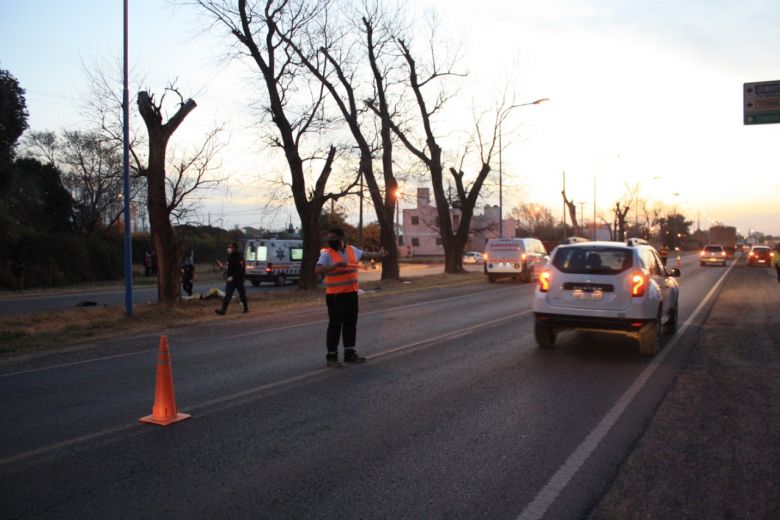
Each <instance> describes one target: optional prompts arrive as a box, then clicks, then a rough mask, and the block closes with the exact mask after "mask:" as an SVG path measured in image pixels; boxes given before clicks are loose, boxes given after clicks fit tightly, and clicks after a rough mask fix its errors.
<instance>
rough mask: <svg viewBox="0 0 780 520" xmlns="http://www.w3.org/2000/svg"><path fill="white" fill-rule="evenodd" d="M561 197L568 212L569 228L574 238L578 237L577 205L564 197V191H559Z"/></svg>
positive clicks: (579, 231)
mask: <svg viewBox="0 0 780 520" xmlns="http://www.w3.org/2000/svg"><path fill="white" fill-rule="evenodd" d="M561 197H563V203H564V204H566V208H567V209H568V210H569V218H571V227H572V229H573V231H574V235H575V236H580V233H581V230H580V225H579V223H578V221H577V205H576V203H575V202H574V201H573V200H569V199H568V198H567V197H566V190H562V191H561Z"/></svg>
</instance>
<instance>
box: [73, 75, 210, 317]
mask: <svg viewBox="0 0 780 520" xmlns="http://www.w3.org/2000/svg"><path fill="white" fill-rule="evenodd" d="M85 69H86V70H85V73H86V75H87V77H88V80H89V86H90V93H89V95H88V96H86V102H85V106H84V107H82V111H83V113H84V116H85V117H86V119H87V120H88V121H89V122H90V124H91V125H92V126H93V128H95V132H97V133H99V134H100V135H101V136H102V138H103V139H104V140H106V141H110V142H112V143H115V144H121V143H123V139H124V137H123V132H122V124H123V118H122V98H121V92H122V88H121V87H120V85H121V82H120V81H118V80H114V79H113V77H112V76H111V75H110V74H108V73H106V70H107V69H106V68H105V67H101V66H95V67H92V68H85ZM167 95H170V96H172V97H169V98H168V102H166V97H167ZM171 99H174V100H175V101H174V102H173V106H172V107H171V106H170V100H171ZM135 104H136V106H137V107H138V110H139V113H140V114H141V120H142V121H143V127H141V125H139V127H138V128H134V127H131V129H130V141H129V143H128V145H129V152H130V165H129V166H130V175H131V184H133V183H135V182H140V184H139V185H138V189H137V190H136V191H135V192H134V193H133V202H135V203H136V204H137V205H138V206H143V205H145V206H146V209H147V213H148V217H149V225H150V229H151V231H152V242H153V245H154V248H155V254H156V256H157V258H158V264H159V265H160V266H164V267H162V268H160V269H158V271H157V272H158V278H157V294H158V301H159V302H160V303H166V304H171V303H173V302H176V301H178V300H179V299H180V288H179V275H180V271H179V265H178V264H179V260H180V258H179V251H178V244H177V242H176V236H175V234H174V232H173V223H174V222H181V220H182V219H184V218H185V217H186V215H188V214H190V213H191V212H192V211H194V210H195V208H196V207H197V205H198V202H197V198H196V197H195V194H196V192H197V191H198V190H201V189H204V188H208V187H213V186H214V185H216V184H219V183H220V182H221V180H222V179H221V177H220V176H218V175H217V174H216V170H217V167H218V166H219V165H218V164H217V162H216V158H217V155H218V153H219V152H220V150H221V145H220V142H219V141H220V137H221V133H222V128H221V127H220V126H217V127H215V128H214V129H212V130H210V131H209V132H208V134H206V136H205V137H204V138H203V140H202V141H198V142H199V143H200V144H197V145H194V146H193V148H192V149H189V150H182V149H179V150H176V149H175V148H174V149H172V150H170V153H169V148H168V146H169V140H170V138H171V136H172V135H173V133H174V132H175V131H176V129H177V128H178V126H179V125H180V124H181V123H182V122H183V121H184V119H185V118H186V117H187V115H188V114H189V113H190V112H191V111H192V110H193V109H194V108H195V106H196V104H195V101H193V100H191V99H189V100H186V101H185V100H184V98H183V96H182V95H181V94H180V92H179V91H178V89H177V88H176V86H175V85H171V86H169V87H168V88H166V89H165V91H164V93H163V95H162V96H161V97H160V99H159V100H155V99H154V96H153V95H152V94H150V92H149V91H148V90H141V91H139V93H138V95H137V99H136V100H135ZM169 112H170V113H173V115H171V116H170V117H168V113H169ZM163 119H167V120H166V121H165V122H163ZM133 120H134V118H131V121H133ZM144 128H145V130H146V132H144V131H143V129H144ZM144 133H145V134H146V138H144ZM153 140H154V142H152V141H153ZM135 178H137V179H140V181H135V180H134V179H135ZM144 182H145V183H146V185H145V187H146V189H145V190H144V189H143V187H144V186H143V184H144ZM152 199H153V200H152ZM152 206H154V208H155V209H154V211H152ZM155 228H156V229H157V230H158V231H159V233H162V235H157V238H156V240H155V233H156V231H155ZM161 248H166V249H165V251H162V250H161ZM163 258H165V262H166V264H165V265H164V264H163Z"/></svg>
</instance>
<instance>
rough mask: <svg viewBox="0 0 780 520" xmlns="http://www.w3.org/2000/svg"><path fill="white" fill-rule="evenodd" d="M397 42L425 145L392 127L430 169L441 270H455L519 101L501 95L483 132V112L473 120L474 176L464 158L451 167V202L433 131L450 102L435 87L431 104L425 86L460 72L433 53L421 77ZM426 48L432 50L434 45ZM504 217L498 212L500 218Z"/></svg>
mask: <svg viewBox="0 0 780 520" xmlns="http://www.w3.org/2000/svg"><path fill="white" fill-rule="evenodd" d="M397 42H398V46H399V49H400V51H401V55H402V56H403V58H404V60H405V61H406V65H407V73H408V77H409V86H410V88H411V91H412V94H413V97H414V100H415V104H416V106H417V110H418V116H419V120H420V124H421V126H422V128H423V139H424V145H417V144H415V142H414V141H413V134H412V132H411V131H410V130H408V129H404V128H402V127H401V126H400V125H399V124H396V123H393V124H392V128H393V131H394V132H395V133H396V135H397V136H398V138H399V139H400V140H401V142H403V143H404V145H405V146H406V148H407V149H408V150H409V151H410V152H411V153H412V155H414V156H415V157H416V158H417V159H419V160H420V161H421V162H422V163H423V164H424V165H425V167H426V168H427V170H428V172H429V173H430V178H431V184H432V187H433V192H434V198H435V200H436V210H437V212H438V215H439V232H440V234H441V239H442V245H443V247H444V255H445V256H444V258H445V260H444V261H445V272H448V273H457V272H460V271H462V270H463V265H462V255H463V248H464V246H465V245H466V242H467V241H468V236H469V229H470V226H471V219H472V217H473V215H474V208H475V206H476V203H477V200H478V197H479V195H480V191H481V189H482V187H483V185H484V183H485V180H486V179H487V176H488V174H489V173H490V171H491V162H492V160H493V158H494V157H495V152H497V147H498V135H499V128H500V127H501V125H502V124H503V123H504V122H505V121H506V119H507V118H508V117H509V114H510V113H511V112H512V111H513V110H514V109H515V108H517V106H519V105H516V104H514V103H511V102H508V101H507V100H506V99H503V100H502V101H501V102H500V103H499V105H498V106H497V108H496V110H495V112H494V114H493V116H492V123H491V124H490V125H489V131H488V132H487V133H483V130H482V128H481V127H482V119H483V116H480V117H477V118H476V121H475V135H474V137H473V138H472V139H473V145H474V147H475V150H476V152H477V153H478V155H479V160H480V167H479V169H478V170H477V172H476V174H475V175H474V180H473V181H471V182H470V183H467V181H466V175H465V173H464V171H463V168H462V164H463V159H461V165H460V167H458V168H454V167H450V168H449V173H450V180H451V181H452V182H453V184H454V188H455V193H456V200H455V202H453V203H452V204H451V203H450V200H449V198H448V197H447V193H446V192H445V179H444V164H443V159H442V148H441V146H440V145H439V143H438V141H437V136H436V135H435V133H434V130H433V121H432V120H433V117H434V116H435V115H436V114H437V113H438V112H439V111H440V110H441V109H442V108H443V106H444V104H445V103H446V101H447V100H448V96H447V95H446V94H445V93H444V92H442V91H439V92H437V93H436V96H435V98H434V100H433V102H432V103H430V104H429V102H428V99H427V98H426V95H425V93H424V89H425V88H426V87H427V86H429V85H432V84H433V83H435V82H436V81H437V80H441V79H443V78H445V77H448V76H462V74H458V73H456V72H454V69H453V66H452V64H451V63H450V64H444V66H443V68H440V64H439V62H437V60H436V59H435V57H432V58H431V63H429V64H428V65H427V67H424V68H422V69H420V70H423V71H424V70H425V69H426V68H429V69H430V70H429V71H428V72H423V74H424V75H423V76H421V75H420V70H418V65H417V62H416V61H415V58H414V56H413V55H412V51H411V49H410V46H409V44H408V43H407V42H406V41H405V40H403V39H400V38H399V39H398V40H397ZM430 48H431V53H432V54H433V45H431V46H430ZM468 148H469V145H467V146H466V150H465V151H464V153H463V155H462V158H463V157H465V156H466V154H467V153H468V152H469V150H468ZM451 206H457V207H458V208H459V209H460V211H461V218H460V221H459V222H458V226H457V229H453V223H452V219H451V218H450V212H451ZM502 217H503V216H500V217H499V218H502Z"/></svg>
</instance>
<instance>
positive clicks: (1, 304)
mask: <svg viewBox="0 0 780 520" xmlns="http://www.w3.org/2000/svg"><path fill="white" fill-rule="evenodd" d="M466 268H467V269H469V270H481V269H482V267H481V266H467V267H466ZM443 271H444V265H443V264H401V274H402V276H406V277H414V276H423V275H428V274H433V273H441V272H443ZM380 276H381V270H379V269H378V270H376V271H361V272H360V279H361V281H373V280H378V279H379V278H380ZM214 287H216V288H217V289H221V290H224V288H225V284H224V282H222V281H219V280H211V281H207V282H203V281H197V283H195V284H194V286H193V292H195V293H202V294H205V293H206V292H208V290H209V289H211V288H214ZM294 288H295V285H294V284H292V283H288V284H287V285H285V286H284V287H276V286H275V285H274V284H272V283H267V282H263V283H262V284H261V285H260V286H259V287H254V286H253V285H252V284H251V283H249V282H247V283H246V290H247V294H248V295H249V296H250V297H251V295H252V293H256V292H261V291H278V290H291V289H294ZM156 301H157V287H156V286H148V285H135V286H134V287H133V304H134V305H143V304H148V303H155V302H156ZM84 302H92V303H93V304H95V305H102V306H120V305H121V306H124V304H125V291H124V288H123V287H122V288H119V287H109V288H102V289H94V290H79V289H72V288H66V289H62V290H44V291H28V292H26V293H22V294H19V293H14V292H10V291H4V292H3V293H0V315H4V314H5V315H14V314H32V313H36V312H43V311H55V310H65V309H73V308H75V307H77V306H78V305H79V304H82V303H84Z"/></svg>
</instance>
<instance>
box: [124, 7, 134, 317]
mask: <svg viewBox="0 0 780 520" xmlns="http://www.w3.org/2000/svg"><path fill="white" fill-rule="evenodd" d="M123 14H124V16H123V29H124V30H123V45H122V54H123V58H124V59H123V64H122V141H123V147H122V148H123V151H122V190H123V191H124V197H123V199H124V210H123V211H124V215H125V230H124V231H125V266H124V267H125V314H126V315H127V316H132V315H133V237H132V235H131V234H130V233H131V230H130V144H129V143H130V109H129V107H128V105H129V103H130V100H129V97H130V96H129V94H128V88H127V83H128V65H127V39H128V38H127V33H128V29H127V0H124V6H123Z"/></svg>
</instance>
